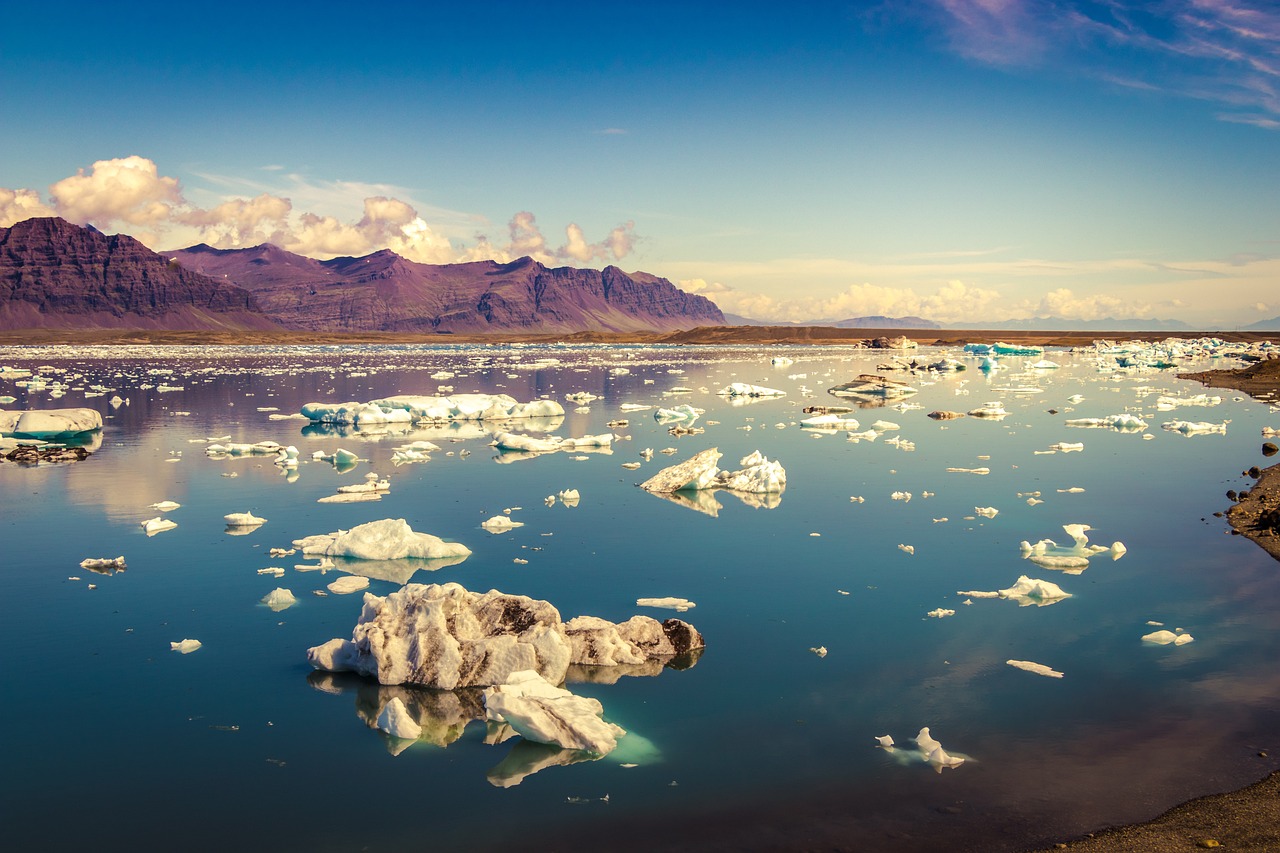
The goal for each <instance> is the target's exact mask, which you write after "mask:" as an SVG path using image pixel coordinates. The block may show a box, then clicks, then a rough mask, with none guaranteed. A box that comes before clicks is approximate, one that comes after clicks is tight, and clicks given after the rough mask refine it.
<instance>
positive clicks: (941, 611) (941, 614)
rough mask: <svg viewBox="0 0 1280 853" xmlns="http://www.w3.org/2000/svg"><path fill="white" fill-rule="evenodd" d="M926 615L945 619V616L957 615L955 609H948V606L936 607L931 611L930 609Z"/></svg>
mask: <svg viewBox="0 0 1280 853" xmlns="http://www.w3.org/2000/svg"><path fill="white" fill-rule="evenodd" d="M925 615H926V616H929V617H932V618H934V619H945V618H947V617H948V616H955V615H956V612H955V611H954V610H948V609H947V608H945V607H939V608H938V609H936V610H930V611H929V612H928V613H926V614H925Z"/></svg>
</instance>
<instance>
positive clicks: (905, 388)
mask: <svg viewBox="0 0 1280 853" xmlns="http://www.w3.org/2000/svg"><path fill="white" fill-rule="evenodd" d="M917 391H918V389H916V388H913V387H912V386H910V385H908V384H907V383H905V382H895V381H894V380H892V379H886V378H885V377H883V376H876V375H875V374H874V373H863V374H859V375H858V376H857V378H855V379H852V380H850V381H849V382H845V383H843V384H841V385H836V386H834V387H832V388H828V389H827V393H828V394H834V395H835V396H837V397H857V398H864V399H875V398H881V399H885V400H896V399H898V398H899V397H906V396H909V395H911V394H915V393H917Z"/></svg>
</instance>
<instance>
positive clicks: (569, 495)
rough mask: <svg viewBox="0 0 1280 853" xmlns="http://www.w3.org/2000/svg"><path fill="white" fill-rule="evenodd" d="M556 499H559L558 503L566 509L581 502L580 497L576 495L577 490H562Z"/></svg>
mask: <svg viewBox="0 0 1280 853" xmlns="http://www.w3.org/2000/svg"><path fill="white" fill-rule="evenodd" d="M556 497H558V498H559V499H560V503H562V504H564V505H565V506H568V507H575V506H577V505H578V503H579V502H580V501H581V500H582V495H580V494H578V490H577V489H562V490H561V491H560V492H558V493H557V494H556Z"/></svg>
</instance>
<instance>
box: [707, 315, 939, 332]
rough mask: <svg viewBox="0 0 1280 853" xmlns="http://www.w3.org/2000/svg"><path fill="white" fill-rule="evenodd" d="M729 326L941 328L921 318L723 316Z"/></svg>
mask: <svg viewBox="0 0 1280 853" xmlns="http://www.w3.org/2000/svg"><path fill="white" fill-rule="evenodd" d="M724 320H725V322H726V323H727V324H729V325H730V326H821V327H823V328H827V329H941V328H942V326H941V325H940V324H938V323H935V322H933V321H932V320H926V319H924V318H923V317H884V316H880V315H873V316H870V317H850V318H848V319H847V320H805V321H803V322H793V323H786V322H782V321H779V320H754V319H752V318H750V317H743V316H740V315H738V314H725V315H724Z"/></svg>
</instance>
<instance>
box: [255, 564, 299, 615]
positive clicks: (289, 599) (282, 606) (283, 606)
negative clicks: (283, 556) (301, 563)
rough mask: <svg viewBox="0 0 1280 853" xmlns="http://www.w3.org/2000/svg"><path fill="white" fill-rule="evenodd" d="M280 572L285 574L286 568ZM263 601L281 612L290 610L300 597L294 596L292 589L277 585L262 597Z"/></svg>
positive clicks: (277, 611)
mask: <svg viewBox="0 0 1280 853" xmlns="http://www.w3.org/2000/svg"><path fill="white" fill-rule="evenodd" d="M280 573H281V574H283V573H284V570H283V569H281V570H280ZM277 577H278V576H277ZM262 603H263V604H265V605H267V607H269V608H271V609H272V610H274V611H275V612H276V613H279V612H280V611H281V610H288V609H289V608H290V607H292V606H293V605H295V604H297V603H298V599H296V598H294V596H293V592H292V591H291V590H287V589H282V588H281V587H276V588H275V589H273V590H271V592H269V593H267V594H266V595H264V596H263V597H262Z"/></svg>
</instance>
